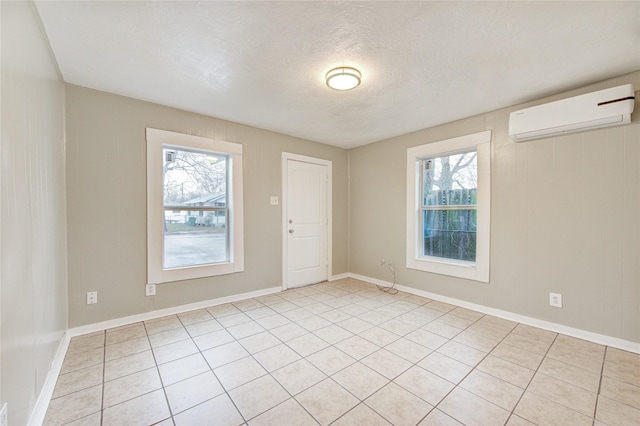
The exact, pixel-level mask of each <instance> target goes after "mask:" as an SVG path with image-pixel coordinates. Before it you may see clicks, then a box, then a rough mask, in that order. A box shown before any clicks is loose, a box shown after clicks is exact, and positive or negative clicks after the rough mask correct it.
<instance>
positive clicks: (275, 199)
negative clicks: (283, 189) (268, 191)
mask: <svg viewBox="0 0 640 426" xmlns="http://www.w3.org/2000/svg"><path fill="white" fill-rule="evenodd" d="M271 205H272V206H277V205H278V197H277V196H276V195H272V196H271Z"/></svg>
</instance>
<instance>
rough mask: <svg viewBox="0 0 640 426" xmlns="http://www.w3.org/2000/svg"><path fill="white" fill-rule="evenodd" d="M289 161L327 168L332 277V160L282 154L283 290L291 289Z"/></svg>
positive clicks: (328, 271) (330, 273) (329, 246)
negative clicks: (288, 216) (288, 219)
mask: <svg viewBox="0 0 640 426" xmlns="http://www.w3.org/2000/svg"><path fill="white" fill-rule="evenodd" d="M289 160H294V161H300V162H303V163H310V164H316V165H319V166H325V167H326V168H327V191H326V193H327V195H326V196H327V200H326V206H327V280H329V279H330V278H331V276H332V264H333V259H332V251H333V250H332V247H333V244H332V240H333V238H332V234H333V232H332V230H333V204H332V200H333V196H332V193H333V190H332V187H333V173H332V167H333V163H332V162H331V160H323V159H321V158H314V157H308V156H306V155H299V154H293V153H290V152H282V290H287V289H288V288H289V277H288V270H289V269H288V268H289V258H288V254H289V238H288V235H289V233H288V228H289V224H288V223H287V211H288V209H289V194H288V192H289V168H288V162H289Z"/></svg>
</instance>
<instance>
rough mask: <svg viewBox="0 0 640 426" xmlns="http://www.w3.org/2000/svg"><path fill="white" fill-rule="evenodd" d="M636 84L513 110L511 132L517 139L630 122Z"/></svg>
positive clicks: (513, 137)
mask: <svg viewBox="0 0 640 426" xmlns="http://www.w3.org/2000/svg"><path fill="white" fill-rule="evenodd" d="M634 103H635V93H634V91H633V85H631V84H625V85H623V86H617V87H612V88H610V89H605V90H599V91H597V92H593V93H587V94H586V95H580V96H575V97H573V98H567V99H562V100H560V101H555V102H550V103H548V104H543V105H538V106H534V107H531V108H525V109H521V110H519V111H514V112H512V113H511V115H510V116H509V136H511V138H512V139H513V140H514V141H516V142H523V141H528V140H532V139H540V138H547V137H550V136H557V135H562V134H566V133H573V132H582V131H585V130H592V129H599V128H602V127H609V126H619V125H621V124H626V123H630V122H631V113H632V112H633V105H634Z"/></svg>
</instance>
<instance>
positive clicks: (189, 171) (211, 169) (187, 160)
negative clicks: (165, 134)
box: [162, 148, 227, 207]
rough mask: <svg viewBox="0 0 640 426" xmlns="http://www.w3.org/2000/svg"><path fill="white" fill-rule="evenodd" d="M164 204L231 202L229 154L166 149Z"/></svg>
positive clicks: (218, 204) (164, 156)
mask: <svg viewBox="0 0 640 426" xmlns="http://www.w3.org/2000/svg"><path fill="white" fill-rule="evenodd" d="M162 153H163V163H162V165H163V176H164V181H163V185H164V187H163V188H164V189H163V191H164V205H165V206H185V207H187V206H200V207H202V206H207V207H226V205H227V194H226V192H227V157H225V156H223V155H218V154H213V153H202V152H191V151H185V150H179V149H175V148H164V149H163V150H162Z"/></svg>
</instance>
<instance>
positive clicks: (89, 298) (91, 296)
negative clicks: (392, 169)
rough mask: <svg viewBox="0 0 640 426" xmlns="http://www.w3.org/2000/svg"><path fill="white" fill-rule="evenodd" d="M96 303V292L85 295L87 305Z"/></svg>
mask: <svg viewBox="0 0 640 426" xmlns="http://www.w3.org/2000/svg"><path fill="white" fill-rule="evenodd" d="M95 303H98V292H97V291H90V292H88V293H87V305H93V304H95Z"/></svg>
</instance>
